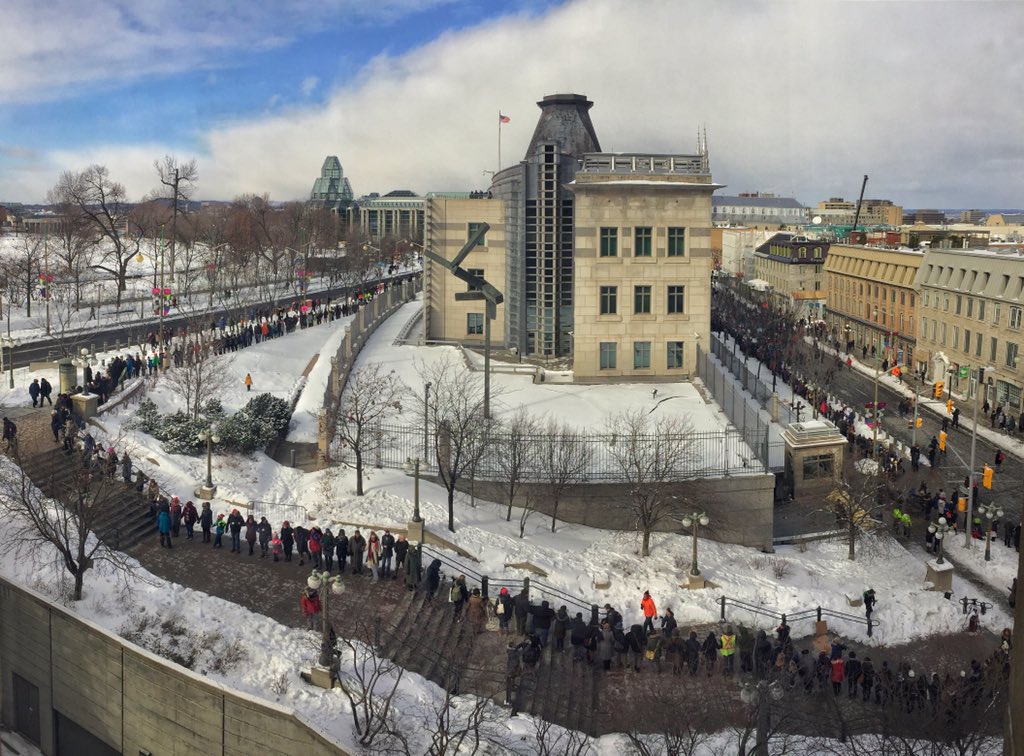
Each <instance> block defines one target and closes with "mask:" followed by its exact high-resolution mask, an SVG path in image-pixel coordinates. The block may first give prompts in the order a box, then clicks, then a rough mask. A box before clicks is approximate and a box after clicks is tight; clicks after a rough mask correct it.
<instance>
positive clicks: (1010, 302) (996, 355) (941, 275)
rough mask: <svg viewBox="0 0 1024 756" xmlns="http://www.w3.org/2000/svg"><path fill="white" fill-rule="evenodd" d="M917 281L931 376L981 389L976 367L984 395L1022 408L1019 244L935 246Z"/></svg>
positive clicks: (1023, 260) (1023, 281) (954, 387)
mask: <svg viewBox="0 0 1024 756" xmlns="http://www.w3.org/2000/svg"><path fill="white" fill-rule="evenodd" d="M916 284H917V287H918V289H919V290H920V294H921V306H920V316H921V326H920V332H919V336H918V343H919V344H920V350H921V351H922V355H921V357H920V359H921V360H922V361H925V355H927V360H926V361H927V367H928V376H929V380H930V381H936V380H943V381H945V383H946V387H947V389H949V390H950V391H952V392H953V393H955V394H957V395H960V396H966V397H973V396H976V395H977V381H978V367H979V366H981V367H985V368H991V369H987V370H986V372H985V390H986V394H985V398H987V399H988V401H989V402H990V403H992V405H993V406H997V405H1002V406H1003V408H1004V409H1006V410H1008V411H1011V412H1014V413H1017V412H1020V411H1021V387H1022V386H1024V362H1022V361H1021V360H1020V359H1019V357H1020V348H1021V344H1022V343H1024V331H1022V330H1021V325H1022V319H1024V257H1021V256H1019V255H1018V254H1016V253H1015V252H998V251H992V250H952V249H933V250H929V251H928V252H926V253H925V254H924V258H923V261H922V263H921V269H920V270H919V271H918V274H917V279H916Z"/></svg>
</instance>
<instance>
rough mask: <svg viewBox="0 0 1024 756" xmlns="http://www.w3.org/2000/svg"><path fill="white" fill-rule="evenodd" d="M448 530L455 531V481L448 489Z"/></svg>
mask: <svg viewBox="0 0 1024 756" xmlns="http://www.w3.org/2000/svg"><path fill="white" fill-rule="evenodd" d="M448 530H449V531H450V532H452V533H454V532H455V483H454V481H453V482H452V487H451V488H449V489H448Z"/></svg>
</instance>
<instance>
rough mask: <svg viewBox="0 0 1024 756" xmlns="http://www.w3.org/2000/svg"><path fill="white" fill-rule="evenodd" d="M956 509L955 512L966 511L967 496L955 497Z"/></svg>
mask: <svg viewBox="0 0 1024 756" xmlns="http://www.w3.org/2000/svg"><path fill="white" fill-rule="evenodd" d="M956 511H957V512H966V511H967V497H966V496H958V497H957V499H956Z"/></svg>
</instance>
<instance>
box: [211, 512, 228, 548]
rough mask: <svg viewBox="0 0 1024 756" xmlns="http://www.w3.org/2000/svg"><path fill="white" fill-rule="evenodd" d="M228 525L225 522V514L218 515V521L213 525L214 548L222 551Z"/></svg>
mask: <svg viewBox="0 0 1024 756" xmlns="http://www.w3.org/2000/svg"><path fill="white" fill-rule="evenodd" d="M227 527H228V524H227V522H225V520H224V514H223V513H221V514H219V515H217V521H216V522H215V523H213V548H215V549H222V548H224V544H223V542H222V541H221V539H222V538H223V537H224V531H225V530H227Z"/></svg>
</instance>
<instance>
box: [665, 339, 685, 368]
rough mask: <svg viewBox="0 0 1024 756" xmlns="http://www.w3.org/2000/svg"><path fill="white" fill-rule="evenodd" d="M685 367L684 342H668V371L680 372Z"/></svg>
mask: <svg viewBox="0 0 1024 756" xmlns="http://www.w3.org/2000/svg"><path fill="white" fill-rule="evenodd" d="M682 366H683V342H681V341H670V342H668V369H669V370H678V369H679V368H681V367H682Z"/></svg>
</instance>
